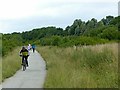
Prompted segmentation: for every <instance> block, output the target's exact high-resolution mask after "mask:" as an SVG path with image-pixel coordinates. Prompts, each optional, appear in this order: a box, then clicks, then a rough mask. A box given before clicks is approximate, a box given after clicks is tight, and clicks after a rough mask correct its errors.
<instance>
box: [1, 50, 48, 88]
mask: <svg viewBox="0 0 120 90" xmlns="http://www.w3.org/2000/svg"><path fill="white" fill-rule="evenodd" d="M28 60H29V67H28V68H27V70H26V71H22V69H21V70H19V71H18V72H17V73H16V74H15V75H14V76H13V77H11V78H9V79H7V80H5V82H3V83H2V88H42V87H43V84H44V80H45V76H46V70H45V69H46V67H45V66H46V65H45V61H44V60H43V59H42V57H41V56H40V54H39V53H38V52H35V53H32V52H30V57H29V58H28Z"/></svg>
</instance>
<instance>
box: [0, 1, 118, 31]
mask: <svg viewBox="0 0 120 90" xmlns="http://www.w3.org/2000/svg"><path fill="white" fill-rule="evenodd" d="M117 5H118V0H69V1H68V0H0V12H1V14H0V32H13V31H24V30H31V29H33V28H36V27H42V26H50V25H53V26H57V27H62V28H65V27H66V26H67V25H71V24H72V23H73V21H74V20H75V19H77V18H79V19H82V20H84V21H87V20H88V19H91V18H93V17H94V18H97V19H98V20H100V19H102V18H103V17H105V16H106V15H113V16H117V13H118V11H117V9H118V8H117Z"/></svg>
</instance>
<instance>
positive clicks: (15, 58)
mask: <svg viewBox="0 0 120 90" xmlns="http://www.w3.org/2000/svg"><path fill="white" fill-rule="evenodd" d="M19 50H20V48H19V47H18V48H16V49H15V50H13V51H11V52H9V54H8V55H6V56H4V57H3V59H2V81H3V80H5V79H6V78H8V77H10V76H12V75H14V74H15V72H16V71H17V70H18V69H20V67H21V58H20V57H19Z"/></svg>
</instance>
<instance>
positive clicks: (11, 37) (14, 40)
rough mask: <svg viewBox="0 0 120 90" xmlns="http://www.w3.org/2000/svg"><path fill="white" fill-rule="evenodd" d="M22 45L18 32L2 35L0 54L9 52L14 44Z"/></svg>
mask: <svg viewBox="0 0 120 90" xmlns="http://www.w3.org/2000/svg"><path fill="white" fill-rule="evenodd" d="M21 45H22V38H21V35H20V34H19V33H12V34H4V35H2V56H4V55H6V54H7V53H8V52H11V51H12V50H13V49H14V48H15V47H16V46H21Z"/></svg>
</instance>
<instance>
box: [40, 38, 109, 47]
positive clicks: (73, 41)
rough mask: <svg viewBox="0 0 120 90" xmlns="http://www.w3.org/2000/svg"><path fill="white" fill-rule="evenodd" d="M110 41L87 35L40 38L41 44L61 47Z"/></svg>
mask: <svg viewBox="0 0 120 90" xmlns="http://www.w3.org/2000/svg"><path fill="white" fill-rule="evenodd" d="M106 42H108V40H107V39H101V38H98V37H86V36H66V37H60V36H51V37H49V38H48V37H47V38H42V39H41V40H40V44H41V45H44V46H45V45H53V46H60V47H67V46H74V45H94V44H101V43H106Z"/></svg>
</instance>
